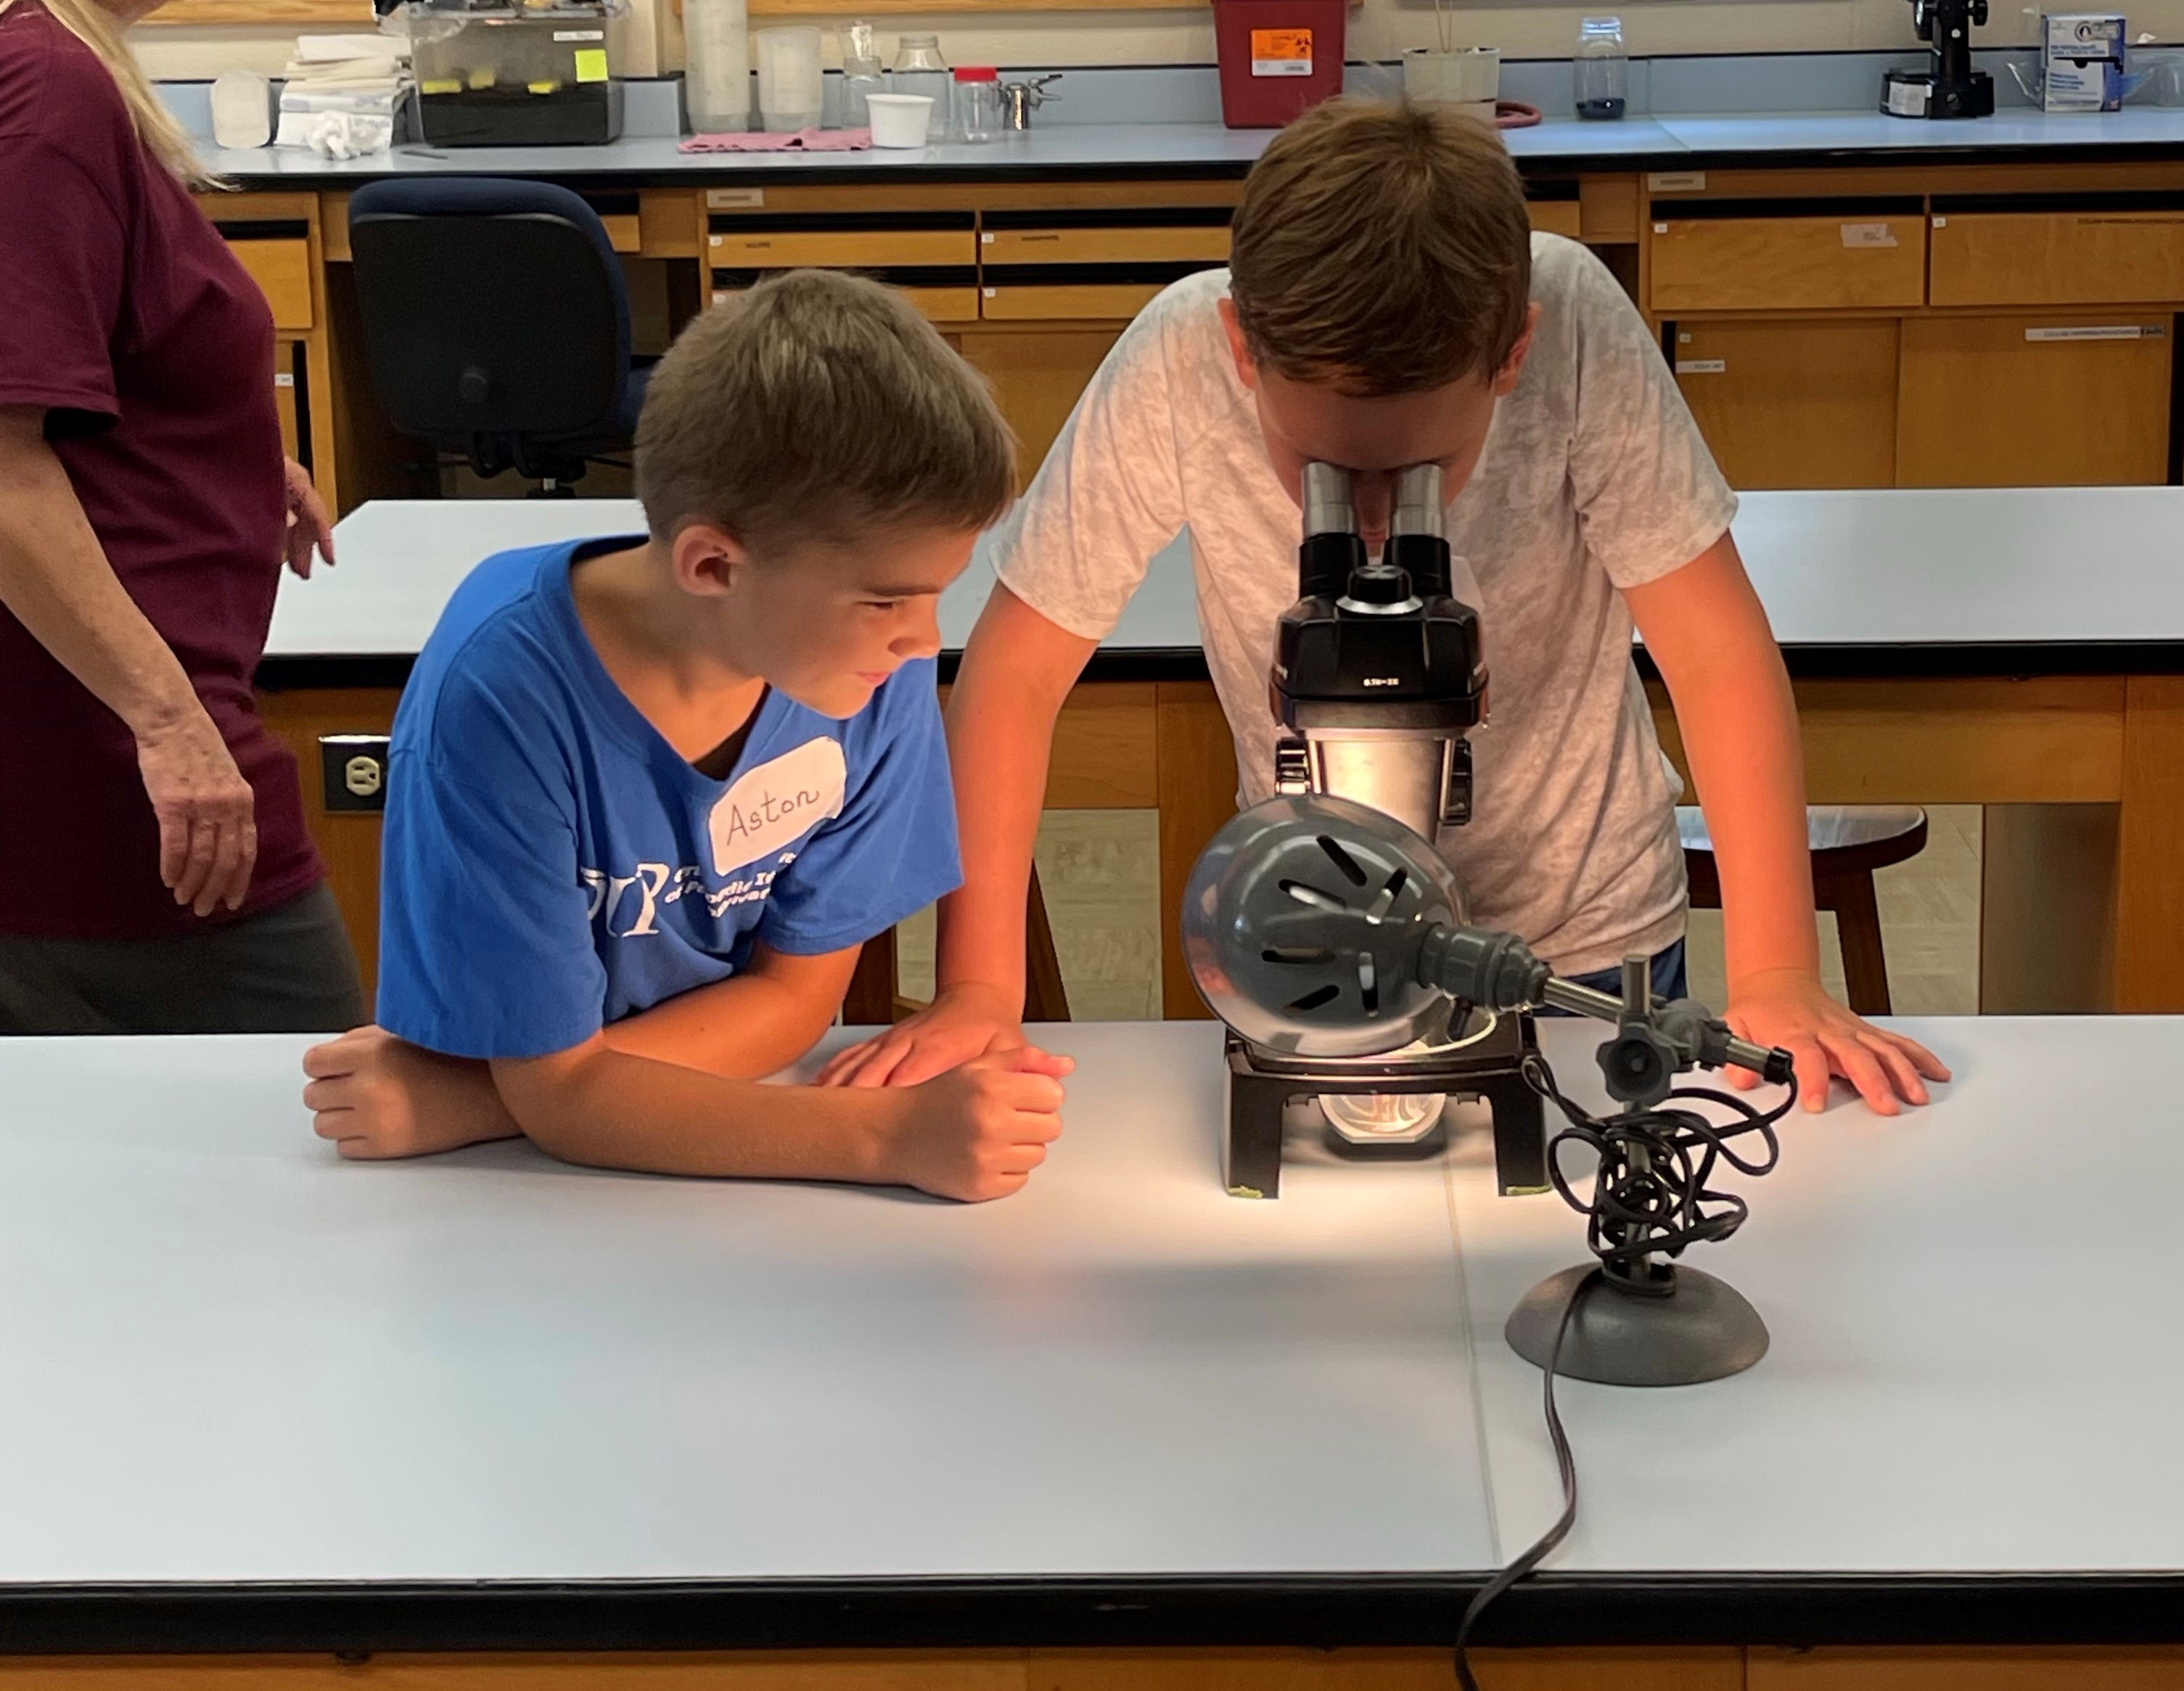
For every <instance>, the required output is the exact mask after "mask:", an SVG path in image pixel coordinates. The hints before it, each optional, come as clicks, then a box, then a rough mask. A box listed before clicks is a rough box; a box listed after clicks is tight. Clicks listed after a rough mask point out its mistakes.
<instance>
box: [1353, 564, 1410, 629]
mask: <svg viewBox="0 0 2184 1691" xmlns="http://www.w3.org/2000/svg"><path fill="white" fill-rule="evenodd" d="M1336 603H1337V604H1339V605H1340V606H1341V607H1342V608H1343V609H1344V610H1346V611H1365V612H1368V613H1372V612H1379V614H1381V615H1384V616H1385V615H1387V614H1390V613H1392V612H1396V611H1411V610H1415V609H1417V607H1418V595H1417V594H1414V593H1413V592H1412V590H1411V572H1409V571H1408V570H1406V569H1402V568H1401V567H1399V566H1396V565H1394V564H1361V565H1360V566H1358V567H1357V568H1356V569H1354V570H1352V571H1351V572H1350V585H1349V586H1348V588H1346V589H1345V590H1344V592H1343V594H1342V597H1341V598H1340V600H1337V601H1336Z"/></svg>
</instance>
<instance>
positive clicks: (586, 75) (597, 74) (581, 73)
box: [577, 47, 607, 82]
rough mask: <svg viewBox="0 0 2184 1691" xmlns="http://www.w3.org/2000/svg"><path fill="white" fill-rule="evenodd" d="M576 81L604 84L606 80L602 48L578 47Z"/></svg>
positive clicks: (605, 56)
mask: <svg viewBox="0 0 2184 1691" xmlns="http://www.w3.org/2000/svg"><path fill="white" fill-rule="evenodd" d="M606 80H607V53H606V49H605V48H604V47H578V48H577V81H579V82H604V81H606Z"/></svg>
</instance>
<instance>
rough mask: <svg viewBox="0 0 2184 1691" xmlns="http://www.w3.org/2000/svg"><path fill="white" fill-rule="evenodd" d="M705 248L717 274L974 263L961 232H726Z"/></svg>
mask: <svg viewBox="0 0 2184 1691" xmlns="http://www.w3.org/2000/svg"><path fill="white" fill-rule="evenodd" d="M705 244H706V256H707V257H708V258H710V260H712V262H713V263H714V264H716V265H719V266H720V267H721V269H723V270H794V269H796V268H798V267H799V266H802V265H817V266H819V267H820V268H822V269H831V270H917V269H934V268H944V267H946V266H948V265H960V266H964V267H968V266H969V265H974V264H976V263H977V262H978V243H977V242H976V240H975V239H973V237H972V233H971V231H970V230H969V229H967V228H965V229H870V230H866V229H811V230H753V231H751V232H749V233H748V234H746V233H744V232H739V231H729V232H726V233H720V234H714V235H710V236H709V237H706V243H705Z"/></svg>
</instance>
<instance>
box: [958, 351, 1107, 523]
mask: <svg viewBox="0 0 2184 1691" xmlns="http://www.w3.org/2000/svg"><path fill="white" fill-rule="evenodd" d="M1121 332H1122V326H1121V325H1120V324H1111V325H1107V326H1101V327H1097V328H1094V327H1089V326H1088V327H1084V328H1043V329H1037V330H1032V329H1013V328H994V329H976V330H966V331H965V332H963V333H962V334H961V336H959V337H958V338H957V339H958V342H959V343H960V345H961V349H962V353H963V356H964V357H965V358H967V359H968V360H970V361H971V363H972V365H974V366H976V367H977V368H978V370H979V371H982V372H983V374H984V375H985V377H986V379H987V380H988V381H989V382H992V383H993V387H994V397H995V399H997V400H999V401H1000V407H1001V414H1002V415H1003V416H1006V417H1007V418H1008V420H1009V426H1010V427H1011V428H1013V429H1015V431H1016V435H1017V477H1018V480H1019V481H1020V482H1021V483H1022V485H1024V486H1026V487H1028V486H1029V485H1030V484H1031V478H1032V477H1034V475H1036V474H1037V473H1038V472H1039V465H1040V464H1041V463H1042V462H1043V461H1044V460H1045V457H1046V450H1047V448H1049V447H1050V446H1051V445H1053V444H1054V438H1055V436H1056V435H1057V434H1059V433H1061V426H1062V424H1063V423H1065V422H1067V421H1068V420H1069V413H1070V410H1071V409H1072V408H1073V407H1074V406H1075V405H1076V404H1077V399H1078V395H1079V394H1080V393H1083V392H1084V384H1085V383H1086V382H1089V381H1090V380H1091V379H1092V372H1093V371H1095V370H1097V369H1098V368H1099V367H1100V360H1101V359H1103V358H1105V357H1106V355H1107V350H1108V349H1109V348H1110V347H1112V346H1113V345H1114V344H1115V339H1116V337H1117V336H1118V335H1119V334H1121Z"/></svg>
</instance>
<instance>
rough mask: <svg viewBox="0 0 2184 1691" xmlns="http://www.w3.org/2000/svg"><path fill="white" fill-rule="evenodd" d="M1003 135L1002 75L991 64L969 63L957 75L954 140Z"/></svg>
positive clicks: (989, 139) (974, 139)
mask: <svg viewBox="0 0 2184 1691" xmlns="http://www.w3.org/2000/svg"><path fill="white" fill-rule="evenodd" d="M1000 132H1001V73H1000V71H999V70H996V69H995V67H994V66H992V65H990V64H966V65H963V66H961V68H960V69H958V70H957V71H956V125H955V131H954V133H953V134H951V135H950V137H949V138H950V140H951V141H963V142H981V141H991V140H993V139H994V138H995V137H996V136H998V135H1000Z"/></svg>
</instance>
